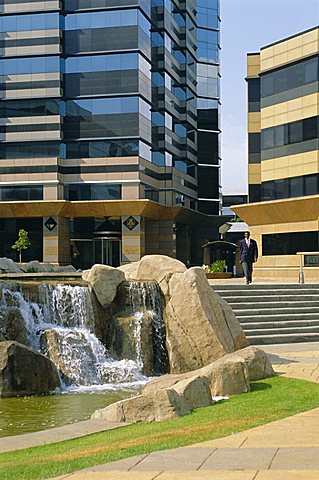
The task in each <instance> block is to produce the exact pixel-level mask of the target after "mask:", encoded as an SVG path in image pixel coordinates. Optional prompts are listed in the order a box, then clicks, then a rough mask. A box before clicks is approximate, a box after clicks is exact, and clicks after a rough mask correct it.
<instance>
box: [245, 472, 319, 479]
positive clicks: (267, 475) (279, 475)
mask: <svg viewBox="0 0 319 480" xmlns="http://www.w3.org/2000/svg"><path fill="white" fill-rule="evenodd" d="M318 479H319V470H268V471H262V472H258V473H257V475H256V477H255V478H254V480H318Z"/></svg>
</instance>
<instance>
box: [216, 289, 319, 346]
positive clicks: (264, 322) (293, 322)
mask: <svg viewBox="0 0 319 480" xmlns="http://www.w3.org/2000/svg"><path fill="white" fill-rule="evenodd" d="M214 290H215V291H216V292H217V293H218V294H219V295H221V296H222V297H223V298H224V299H225V300H226V301H227V303H228V304H229V305H230V306H231V307H232V309H233V311H234V313H235V315H236V317H237V319H238V320H239V321H240V323H241V326H242V328H243V330H244V332H245V334H246V336H247V338H248V340H249V342H250V343H251V344H252V345H265V344H272V343H290V342H293V343H296V342H310V341H319V285H310V284H309V285H308V284H307V285H298V284H296V285H292V284H281V285H271V284H269V285H265V284H258V285H256V284H254V285H247V286H246V285H219V286H218V287H217V288H214Z"/></svg>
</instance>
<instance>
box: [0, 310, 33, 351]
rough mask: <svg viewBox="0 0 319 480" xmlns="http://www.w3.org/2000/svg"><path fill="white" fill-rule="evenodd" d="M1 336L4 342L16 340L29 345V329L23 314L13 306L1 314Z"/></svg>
mask: <svg viewBox="0 0 319 480" xmlns="http://www.w3.org/2000/svg"><path fill="white" fill-rule="evenodd" d="M0 336H1V338H2V341H3V340H15V341H16V342H19V343H22V344H23V345H26V344H27V329H26V326H25V322H24V319H23V317H22V313H21V312H20V310H19V308H18V307H16V306H11V307H8V308H7V309H5V310H4V311H3V312H1V315H0Z"/></svg>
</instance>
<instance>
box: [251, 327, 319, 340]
mask: <svg viewBox="0 0 319 480" xmlns="http://www.w3.org/2000/svg"><path fill="white" fill-rule="evenodd" d="M244 332H245V334H246V336H247V337H249V338H250V337H255V336H256V335H287V334H293V335H297V334H298V335H299V334H305V335H308V334H309V333H318V334H319V325H317V326H312V327H307V326H304V327H291V328H289V327H288V328H264V329H254V330H250V329H246V328H245V330H244Z"/></svg>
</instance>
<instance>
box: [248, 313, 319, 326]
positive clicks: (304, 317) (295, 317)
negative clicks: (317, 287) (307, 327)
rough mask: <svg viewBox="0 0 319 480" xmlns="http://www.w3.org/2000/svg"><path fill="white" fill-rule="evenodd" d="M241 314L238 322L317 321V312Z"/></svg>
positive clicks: (318, 319)
mask: <svg viewBox="0 0 319 480" xmlns="http://www.w3.org/2000/svg"><path fill="white" fill-rule="evenodd" d="M251 313H252V315H241V316H240V323H242V324H245V323H249V322H289V321H296V322H302V321H311V320H313V321H319V313H312V312H311V313H290V314H276V313H275V314H268V315H254V313H253V312H251Z"/></svg>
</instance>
